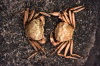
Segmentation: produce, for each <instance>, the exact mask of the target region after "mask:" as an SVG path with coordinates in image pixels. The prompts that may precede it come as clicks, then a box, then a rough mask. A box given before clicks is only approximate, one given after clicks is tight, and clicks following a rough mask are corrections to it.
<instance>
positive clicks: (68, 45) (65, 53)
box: [63, 42, 77, 59]
mask: <svg viewBox="0 0 100 66" xmlns="http://www.w3.org/2000/svg"><path fill="white" fill-rule="evenodd" d="M69 48H70V42H68V43H67V45H66V48H65V52H64V55H63V56H64V57H65V58H72V59H77V58H75V57H72V56H67V54H68V50H69Z"/></svg>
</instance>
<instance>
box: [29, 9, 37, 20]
mask: <svg viewBox="0 0 100 66" xmlns="http://www.w3.org/2000/svg"><path fill="white" fill-rule="evenodd" d="M34 13H35V11H34V10H32V11H31V14H30V16H29V19H28V21H30V20H31V19H32V18H33V16H34Z"/></svg>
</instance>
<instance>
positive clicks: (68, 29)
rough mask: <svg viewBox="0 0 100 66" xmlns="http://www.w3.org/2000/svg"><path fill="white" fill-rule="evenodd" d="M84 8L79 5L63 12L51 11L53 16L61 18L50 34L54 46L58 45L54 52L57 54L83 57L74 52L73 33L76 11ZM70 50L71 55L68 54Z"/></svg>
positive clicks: (73, 57)
mask: <svg viewBox="0 0 100 66" xmlns="http://www.w3.org/2000/svg"><path fill="white" fill-rule="evenodd" d="M84 8H85V7H83V6H78V7H74V8H70V9H68V10H67V9H66V10H65V11H62V12H53V13H50V14H51V15H52V16H57V17H58V18H59V19H61V22H60V23H59V24H58V25H57V27H56V28H55V31H53V32H51V34H50V41H51V43H52V44H53V46H57V45H58V47H57V48H56V49H55V51H54V52H53V53H52V54H54V53H55V52H57V55H59V56H62V57H65V58H72V59H78V58H80V57H81V56H80V55H78V54H73V34H74V30H75V27H76V25H75V13H77V12H79V11H81V10H83V9H84ZM54 38H55V40H54ZM63 50H65V51H64V54H63V53H61V52H62V51H63ZM68 52H70V55H68Z"/></svg>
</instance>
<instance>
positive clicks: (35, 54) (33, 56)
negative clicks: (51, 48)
mask: <svg viewBox="0 0 100 66" xmlns="http://www.w3.org/2000/svg"><path fill="white" fill-rule="evenodd" d="M37 53H38V52H35V53H33V54H32V55H31V56H29V57H28V59H30V58H32V57H34V56H35V55H36V54H37Z"/></svg>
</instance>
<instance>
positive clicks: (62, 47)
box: [57, 42, 67, 56]
mask: <svg viewBox="0 0 100 66" xmlns="http://www.w3.org/2000/svg"><path fill="white" fill-rule="evenodd" d="M66 44H67V43H66V42H65V43H64V44H63V45H62V46H61V47H60V49H59V50H58V52H57V54H58V55H59V56H64V55H63V54H61V53H60V52H61V51H62V50H63V49H64V47H65V46H66Z"/></svg>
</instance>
